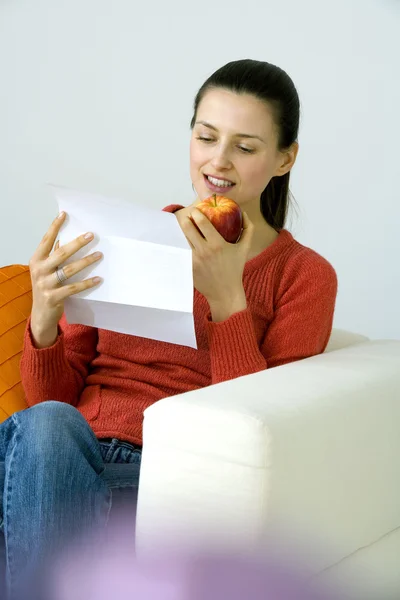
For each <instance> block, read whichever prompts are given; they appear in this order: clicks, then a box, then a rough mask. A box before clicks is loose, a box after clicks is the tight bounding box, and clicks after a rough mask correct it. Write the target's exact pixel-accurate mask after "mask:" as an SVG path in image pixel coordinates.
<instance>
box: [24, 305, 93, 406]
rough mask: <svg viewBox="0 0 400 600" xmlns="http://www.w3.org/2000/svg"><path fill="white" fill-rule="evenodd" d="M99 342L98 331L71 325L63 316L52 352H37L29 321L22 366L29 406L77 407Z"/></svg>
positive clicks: (43, 350)
mask: <svg viewBox="0 0 400 600" xmlns="http://www.w3.org/2000/svg"><path fill="white" fill-rule="evenodd" d="M97 340H98V330H97V329H96V328H94V327H88V326H86V325H69V324H68V323H67V320H66V318H65V315H63V317H62V318H61V320H60V323H59V326H58V337H57V339H56V341H55V343H54V344H53V345H52V346H50V347H49V348H40V349H38V348H36V347H35V346H34V344H33V339H32V333H31V327H30V318H29V319H28V322H27V326H26V330H25V336H24V347H23V352H22V357H21V364H20V370H21V380H22V385H23V388H24V391H25V395H26V401H27V404H28V406H33V405H34V404H38V403H39V402H43V401H45V400H58V401H59V402H66V403H67V404H72V405H73V406H76V404H77V402H78V399H79V396H80V394H81V392H82V390H83V388H84V386H85V380H86V377H87V375H88V372H89V368H90V363H91V362H92V360H93V359H94V358H95V356H96V355H97V350H96V348H97Z"/></svg>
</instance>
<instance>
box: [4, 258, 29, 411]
mask: <svg viewBox="0 0 400 600" xmlns="http://www.w3.org/2000/svg"><path fill="white" fill-rule="evenodd" d="M31 307H32V285H31V278H30V273H29V268H28V267H27V266H24V265H10V266H7V267H2V268H0V422H2V421H4V420H5V419H7V418H8V417H9V416H10V415H12V414H13V413H14V412H16V411H18V410H22V409H24V408H26V406H27V405H26V401H25V395H24V391H23V388H22V384H21V375H20V370H19V363H20V359H21V354H22V346H23V338H24V332H25V327H26V321H27V319H28V316H29V314H30V312H31Z"/></svg>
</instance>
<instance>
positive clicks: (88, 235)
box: [83, 233, 93, 240]
mask: <svg viewBox="0 0 400 600" xmlns="http://www.w3.org/2000/svg"><path fill="white" fill-rule="evenodd" d="M83 237H84V238H85V240H90V238H92V237H93V233H85V235H84V236H83Z"/></svg>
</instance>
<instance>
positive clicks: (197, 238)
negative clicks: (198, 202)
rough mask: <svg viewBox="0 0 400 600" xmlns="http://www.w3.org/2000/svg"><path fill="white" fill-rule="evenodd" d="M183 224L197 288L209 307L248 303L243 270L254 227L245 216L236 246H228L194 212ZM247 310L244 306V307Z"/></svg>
mask: <svg viewBox="0 0 400 600" xmlns="http://www.w3.org/2000/svg"><path fill="white" fill-rule="evenodd" d="M191 216H192V218H193V220H194V221H195V223H196V225H197V226H198V228H199V229H200V231H201V233H202V234H203V235H204V238H203V237H202V236H201V234H200V232H199V231H197V229H196V227H195V226H194V224H193V223H192V222H191V220H190V217H186V218H185V219H184V220H183V222H182V223H181V227H182V231H183V233H184V234H185V236H186V238H187V240H188V241H189V243H190V245H191V246H192V252H193V281H194V287H195V288H196V289H197V290H198V291H199V292H200V293H201V294H203V296H205V297H206V299H207V300H208V303H209V304H210V307H213V306H215V307H217V306H218V307H222V306H227V307H228V306H229V305H232V303H234V302H235V300H238V299H240V300H242V301H243V299H244V300H245V294H244V289H243V270H244V266H245V264H246V260H247V256H248V254H249V251H250V245H251V240H252V236H253V231H254V225H253V223H252V222H251V221H250V219H249V217H248V216H247V214H246V213H243V231H242V235H241V237H240V240H239V241H238V242H237V243H236V244H231V243H229V242H226V241H225V240H224V238H223V237H222V235H220V234H219V233H218V231H217V230H216V229H215V227H214V225H212V223H211V222H210V221H209V219H208V218H207V217H206V216H205V215H203V213H202V212H201V211H199V210H198V209H197V208H194V209H193V210H192V212H191ZM244 308H245V306H244Z"/></svg>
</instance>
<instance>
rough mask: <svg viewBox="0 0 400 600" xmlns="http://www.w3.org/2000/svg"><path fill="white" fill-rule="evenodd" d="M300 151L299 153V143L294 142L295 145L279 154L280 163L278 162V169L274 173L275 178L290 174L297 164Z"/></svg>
mask: <svg viewBox="0 0 400 600" xmlns="http://www.w3.org/2000/svg"><path fill="white" fill-rule="evenodd" d="M298 151H299V144H298V142H293V144H292V145H291V146H290V147H289V148H288V150H284V151H283V152H279V158H278V162H277V168H276V170H275V173H274V177H279V176H281V175H286V173H288V172H289V171H290V170H291V168H292V167H293V165H294V163H295V162H296V158H297V153H298Z"/></svg>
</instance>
